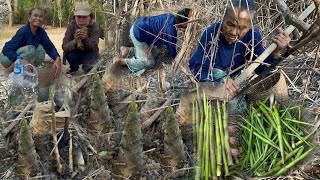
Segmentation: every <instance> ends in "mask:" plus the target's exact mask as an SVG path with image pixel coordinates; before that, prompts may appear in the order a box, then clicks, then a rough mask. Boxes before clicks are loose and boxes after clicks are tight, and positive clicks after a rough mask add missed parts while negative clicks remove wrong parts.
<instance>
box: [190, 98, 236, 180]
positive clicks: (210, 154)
mask: <svg viewBox="0 0 320 180" xmlns="http://www.w3.org/2000/svg"><path fill="white" fill-rule="evenodd" d="M193 120H194V130H195V136H194V137H195V142H196V152H197V169H196V177H195V179H209V178H211V179H217V178H218V177H220V176H222V175H225V176H228V175H229V174H230V173H229V168H230V166H232V165H233V164H234V160H235V159H233V158H232V156H231V147H230V143H229V132H228V115H227V110H226V102H222V103H221V102H219V101H218V100H217V101H215V102H211V101H208V100H207V97H206V95H205V94H204V95H203V102H201V101H196V100H195V101H193Z"/></svg>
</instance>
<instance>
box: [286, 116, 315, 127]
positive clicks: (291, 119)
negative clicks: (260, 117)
mask: <svg viewBox="0 0 320 180" xmlns="http://www.w3.org/2000/svg"><path fill="white" fill-rule="evenodd" d="M283 120H286V121H290V122H294V123H297V124H302V125H307V126H314V124H310V123H307V122H303V121H298V120H295V119H293V118H287V117H285V118H283Z"/></svg>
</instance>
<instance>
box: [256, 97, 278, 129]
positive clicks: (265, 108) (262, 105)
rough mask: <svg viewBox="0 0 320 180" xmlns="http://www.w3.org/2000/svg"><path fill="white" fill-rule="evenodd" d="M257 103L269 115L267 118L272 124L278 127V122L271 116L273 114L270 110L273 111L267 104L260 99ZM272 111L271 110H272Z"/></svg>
mask: <svg viewBox="0 0 320 180" xmlns="http://www.w3.org/2000/svg"><path fill="white" fill-rule="evenodd" d="M257 104H258V106H259V109H260V110H261V111H262V113H263V114H264V115H265V116H266V117H267V119H268V120H269V122H270V123H271V124H272V126H273V127H274V128H275V129H277V125H276V123H275V122H274V121H273V118H272V117H271V115H270V114H269V112H270V111H271V110H270V109H269V108H268V107H267V106H266V105H265V104H263V103H262V102H260V101H257ZM270 113H271V112H270Z"/></svg>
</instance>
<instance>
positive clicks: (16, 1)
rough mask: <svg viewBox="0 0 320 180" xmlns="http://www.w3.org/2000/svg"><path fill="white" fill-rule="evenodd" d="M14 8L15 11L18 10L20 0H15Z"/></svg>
mask: <svg viewBox="0 0 320 180" xmlns="http://www.w3.org/2000/svg"><path fill="white" fill-rule="evenodd" d="M13 10H14V12H17V11H18V0H13Z"/></svg>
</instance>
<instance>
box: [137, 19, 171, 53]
mask: <svg viewBox="0 0 320 180" xmlns="http://www.w3.org/2000/svg"><path fill="white" fill-rule="evenodd" d="M174 25H175V17H174V15H173V14H162V15H159V16H150V17H143V18H139V19H137V20H136V21H135V23H134V27H133V34H134V37H135V38H137V40H138V41H140V42H145V43H147V44H149V45H151V44H154V45H156V46H157V47H160V46H162V45H166V47H167V50H168V52H169V54H170V56H171V57H173V58H174V57H175V56H176V55H177V50H176V43H177V30H176V27H174Z"/></svg>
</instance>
